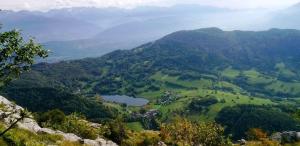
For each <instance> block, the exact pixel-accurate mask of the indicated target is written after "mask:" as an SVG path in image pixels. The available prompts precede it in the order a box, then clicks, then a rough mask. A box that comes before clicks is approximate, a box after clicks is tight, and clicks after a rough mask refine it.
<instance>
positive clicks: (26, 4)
mask: <svg viewBox="0 0 300 146" xmlns="http://www.w3.org/2000/svg"><path fill="white" fill-rule="evenodd" d="M298 2H300V0H0V9H4V10H40V11H47V10H49V9H55V8H65V7H91V6H92V7H120V8H134V7H137V6H171V5H176V4H199V5H209V6H216V7H223V8H230V9H256V8H265V9H280V8H285V7H288V6H291V5H293V4H296V3H298Z"/></svg>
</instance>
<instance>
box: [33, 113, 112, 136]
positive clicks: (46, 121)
mask: <svg viewBox="0 0 300 146" xmlns="http://www.w3.org/2000/svg"><path fill="white" fill-rule="evenodd" d="M37 119H38V122H39V123H40V124H41V125H42V126H43V127H49V128H52V129H55V130H60V131H63V132H66V133H74V134H76V135H78V136H80V137H83V138H86V139H96V138H97V137H99V136H103V135H104V134H105V133H107V132H108V128H107V127H106V126H102V125H100V124H99V125H98V126H93V125H92V124H91V123H90V122H88V121H87V120H86V119H85V117H84V116H80V115H78V114H76V113H73V114H71V115H68V116H65V115H64V114H63V112H62V111H59V110H52V111H48V112H46V113H44V114H42V115H37Z"/></svg>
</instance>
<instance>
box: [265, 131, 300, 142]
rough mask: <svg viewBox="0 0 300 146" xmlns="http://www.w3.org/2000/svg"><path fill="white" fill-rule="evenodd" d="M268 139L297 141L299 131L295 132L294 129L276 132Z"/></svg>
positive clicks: (299, 137)
mask: <svg viewBox="0 0 300 146" xmlns="http://www.w3.org/2000/svg"><path fill="white" fill-rule="evenodd" d="M270 139H271V140H274V141H278V142H280V143H293V142H299V141H300V132H296V131H284V132H276V133H274V134H272V135H271V137H270Z"/></svg>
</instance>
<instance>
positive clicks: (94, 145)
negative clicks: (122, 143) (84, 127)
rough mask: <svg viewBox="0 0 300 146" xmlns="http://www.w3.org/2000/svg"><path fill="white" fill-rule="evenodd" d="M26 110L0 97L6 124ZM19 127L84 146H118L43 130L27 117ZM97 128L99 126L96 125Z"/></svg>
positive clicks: (1, 111) (103, 140) (0, 106)
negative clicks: (59, 136)
mask: <svg viewBox="0 0 300 146" xmlns="http://www.w3.org/2000/svg"><path fill="white" fill-rule="evenodd" d="M22 110H24V109H23V108H22V107H21V106H18V105H16V104H14V103H12V102H10V101H9V100H7V99H6V98H4V97H3V96H0V120H1V121H2V122H3V123H4V124H6V125H10V124H11V123H12V122H14V121H15V120H16V119H18V118H20V113H21V111H22ZM17 125H18V127H19V128H22V129H26V130H29V131H31V132H34V133H37V134H39V133H47V134H56V135H61V136H62V137H63V138H64V140H67V141H72V142H75V141H77V142H80V143H82V144H85V145H88V146H117V144H115V143H114V142H112V141H109V140H105V139H102V138H97V139H96V140H91V139H83V138H81V137H79V136H77V135H75V134H73V133H64V132H62V131H58V130H52V129H49V128H42V127H40V126H39V125H38V123H37V122H36V121H35V120H34V119H33V118H32V117H30V116H29V117H27V118H24V120H22V121H20V122H18V124H17ZM94 125H95V126H98V125H97V124H96V123H95V124H94Z"/></svg>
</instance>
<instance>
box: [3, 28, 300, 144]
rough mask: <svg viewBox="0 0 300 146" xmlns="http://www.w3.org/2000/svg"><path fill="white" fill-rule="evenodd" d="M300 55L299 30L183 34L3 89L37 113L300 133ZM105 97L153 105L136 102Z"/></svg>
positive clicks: (39, 69) (61, 65) (41, 70)
mask: <svg viewBox="0 0 300 146" xmlns="http://www.w3.org/2000/svg"><path fill="white" fill-rule="evenodd" d="M299 55H300V31H298V30H291V29H286V30H284V29H271V30H268V31H257V32H255V31H223V30H220V29H218V28H205V29H198V30H192V31H179V32H175V33H172V34H170V35H167V36H165V37H163V38H161V39H159V40H157V41H155V42H152V43H148V44H144V45H142V46H139V47H136V48H134V49H131V50H123V51H122V50H118V51H114V52H112V53H109V54H106V55H104V56H102V57H98V58H86V59H81V60H73V61H63V62H58V63H53V64H48V63H40V64H36V65H35V66H34V67H33V70H32V71H31V72H29V73H26V74H23V75H22V76H21V78H20V79H18V80H15V81H14V82H12V83H11V84H10V85H9V86H8V87H6V88H4V90H3V91H2V92H3V94H4V95H7V96H8V97H10V99H13V100H14V101H16V103H18V104H20V105H22V106H24V107H27V108H29V109H30V110H32V111H33V112H45V111H46V110H51V107H52V108H58V109H60V110H62V111H63V112H65V113H67V114H68V113H72V112H80V113H83V114H84V115H86V117H87V118H88V119H90V120H93V121H106V120H110V119H114V118H116V116H120V115H122V117H123V120H124V122H126V123H127V127H129V128H130V129H132V130H134V131H142V130H143V129H151V130H159V129H160V130H163V128H162V125H161V124H162V123H165V122H167V123H168V122H169V121H171V120H174V117H175V115H180V116H183V117H186V118H187V119H189V120H191V121H199V120H200V121H207V122H208V121H210V122H211V121H216V122H218V123H219V124H221V125H222V126H224V127H226V128H225V134H227V136H229V135H232V136H233V137H232V138H233V139H240V138H244V137H246V136H248V135H249V134H247V133H246V132H249V130H251V129H252V128H261V129H262V130H264V131H265V132H266V133H267V134H268V135H271V134H272V133H273V132H278V131H284V130H298V127H297V125H298V123H299V119H300V118H299V114H298V113H299V111H298V110H297V109H298V105H299V97H300V92H299V91H300V90H299V89H300V77H299V73H300V70H299V66H300V58H299ZM15 91H18V92H15ZM102 95H130V96H133V97H143V98H146V99H148V100H150V102H149V103H148V104H147V105H145V106H143V107H130V106H127V105H124V104H116V103H107V102H105V101H104V100H103V99H102V98H101V96H102ZM28 99H31V100H28ZM45 103H47V104H45ZM37 105H38V106H37ZM52 105H53V106H52ZM75 107H80V108H75ZM228 115H230V116H228ZM275 115H276V116H275ZM253 121H256V122H255V123H253ZM251 123H253V124H251ZM266 123H267V124H266ZM187 124H189V123H187ZM199 126H200V127H201V125H199ZM206 126H209V125H206ZM212 126H214V125H212ZM237 127H239V128H238V129H237ZM250 132H251V131H250ZM118 140H119V139H116V140H114V141H115V142H117V143H120V141H118Z"/></svg>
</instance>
